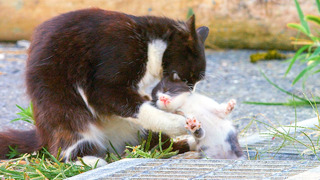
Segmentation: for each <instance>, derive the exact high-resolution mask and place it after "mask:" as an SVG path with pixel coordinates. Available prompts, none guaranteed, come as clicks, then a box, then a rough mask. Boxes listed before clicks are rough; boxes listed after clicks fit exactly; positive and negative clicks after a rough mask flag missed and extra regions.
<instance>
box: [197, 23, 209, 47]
mask: <svg viewBox="0 0 320 180" xmlns="http://www.w3.org/2000/svg"><path fill="white" fill-rule="evenodd" d="M197 34H198V36H199V38H200V40H201V42H202V43H204V41H205V40H206V39H207V37H208V34H209V28H208V27H206V26H201V27H199V28H198V29H197Z"/></svg>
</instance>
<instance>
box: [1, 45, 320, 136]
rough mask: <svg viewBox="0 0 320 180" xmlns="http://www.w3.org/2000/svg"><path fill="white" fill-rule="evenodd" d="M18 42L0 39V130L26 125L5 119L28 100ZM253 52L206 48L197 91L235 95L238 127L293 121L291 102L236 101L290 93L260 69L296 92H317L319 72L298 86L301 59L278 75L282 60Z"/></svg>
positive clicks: (282, 98)
mask: <svg viewBox="0 0 320 180" xmlns="http://www.w3.org/2000/svg"><path fill="white" fill-rule="evenodd" d="M20 44H21V43H20ZM20 44H19V45H16V44H7V43H0V130H4V129H6V128H9V127H10V128H16V129H27V128H30V127H31V126H30V125H29V124H28V123H24V122H16V123H10V120H12V119H15V118H17V115H16V113H17V112H19V109H18V108H17V107H16V104H18V105H20V106H22V107H27V106H28V104H29V100H28V98H27V97H26V94H25V89H26V88H25V85H24V70H25V61H26V59H27V55H26V47H25V46H24V45H22V46H21V45H20ZM22 44H23V43H22ZM256 52H257V51H253V50H224V51H211V50H208V51H207V52H206V54H207V74H206V79H205V80H204V81H203V82H201V83H200V84H199V85H198V86H197V91H198V92H201V93H203V94H206V95H208V96H210V97H212V98H214V99H215V100H216V101H218V102H226V101H228V100H229V99H231V98H234V99H236V100H237V102H238V103H237V106H236V108H235V110H234V112H233V113H232V115H231V118H232V119H233V120H234V121H235V124H236V125H237V126H238V127H239V129H243V128H244V127H245V126H246V125H248V123H249V122H250V121H251V120H253V119H258V120H260V121H263V122H272V123H274V124H278V123H279V124H284V125H285V124H290V123H292V122H294V121H295V108H294V107H289V106H260V105H248V104H243V103H242V102H243V101H259V102H287V101H288V100H290V99H292V97H291V96H289V95H286V94H284V93H282V92H280V91H279V90H277V89H276V88H274V87H273V86H271V85H270V84H269V83H268V82H267V81H266V80H265V79H264V78H263V76H262V75H261V73H260V69H261V71H262V72H264V73H265V74H266V75H267V77H268V78H269V79H270V80H271V81H273V82H275V83H276V84H277V85H279V86H280V87H282V88H284V89H286V90H288V91H290V92H294V93H296V94H299V95H302V96H303V94H302V93H303V92H305V93H307V94H310V93H312V94H313V95H314V96H320V88H319V85H320V78H319V75H318V74H316V75H314V76H313V77H311V78H310V79H308V81H307V82H306V88H305V90H302V86H301V84H297V85H295V86H292V85H291V82H292V80H293V79H294V77H295V76H296V75H297V74H298V73H299V72H300V71H301V70H302V69H303V68H304V67H305V65H303V64H300V65H298V63H297V64H296V65H294V66H293V69H292V71H290V73H289V74H288V75H287V77H284V73H285V70H286V68H287V66H288V63H286V62H285V61H277V60H272V61H260V62H258V63H256V64H252V63H250V61H249V56H250V54H252V53H256ZM285 53H288V54H292V53H290V52H285ZM296 111H297V120H298V121H301V120H305V119H307V118H312V117H315V112H314V110H313V109H312V108H311V107H296ZM262 127H263V126H262V125H261V124H259V123H258V124H257V126H251V128H250V130H249V132H253V131H256V130H258V129H260V128H262Z"/></svg>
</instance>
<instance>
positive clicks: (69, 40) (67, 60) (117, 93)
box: [0, 8, 208, 160]
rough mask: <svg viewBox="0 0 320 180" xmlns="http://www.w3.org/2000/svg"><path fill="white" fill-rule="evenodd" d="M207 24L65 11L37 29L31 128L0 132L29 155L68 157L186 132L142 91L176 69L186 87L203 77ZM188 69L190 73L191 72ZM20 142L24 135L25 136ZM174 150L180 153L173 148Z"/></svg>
mask: <svg viewBox="0 0 320 180" xmlns="http://www.w3.org/2000/svg"><path fill="white" fill-rule="evenodd" d="M207 34H208V29H207V28H206V27H201V28H198V29H197V30H196V29H195V22H194V17H192V18H191V19H190V20H189V21H187V22H180V21H174V20H171V19H168V18H159V17H152V16H143V17H137V16H132V15H127V14H124V13H119V12H112V11H105V10H101V9H96V8H91V9H84V10H78V11H73V12H69V13H66V14H62V15H59V16H57V17H54V18H52V19H50V20H48V21H46V22H44V23H43V24H41V25H40V26H39V27H38V28H37V29H36V31H35V33H34V35H33V37H32V41H31V46H30V48H29V54H28V55H29V56H28V61H27V70H26V85H27V92H28V95H29V96H30V98H31V101H32V103H33V115H34V118H35V122H36V128H35V129H34V130H32V131H30V132H23V131H13V130H12V131H8V132H4V133H0V158H5V154H7V153H8V150H9V149H8V146H9V145H10V146H13V147H14V146H17V149H18V151H20V152H33V151H35V150H38V149H40V148H41V147H43V146H45V147H47V148H48V150H49V152H51V153H52V154H54V155H56V154H57V153H58V150H59V148H61V151H62V155H64V157H65V159H66V160H69V159H72V160H73V159H76V157H77V156H86V155H94V156H98V157H104V154H105V152H106V150H109V151H113V149H112V148H111V146H110V143H109V142H111V143H112V144H113V145H114V147H115V149H116V150H117V151H118V152H119V153H121V152H122V151H123V149H124V148H125V143H126V142H127V143H131V144H132V145H135V144H137V143H138V138H137V132H138V131H141V132H142V135H143V134H145V133H144V132H145V129H147V130H152V131H154V132H158V131H160V130H161V131H162V132H164V133H166V134H168V135H170V136H174V135H180V134H184V133H185V129H184V127H183V126H184V124H185V118H184V117H182V116H179V115H175V114H170V113H167V112H164V111H160V110H159V109H157V108H155V107H153V106H152V105H150V102H149V101H148V98H146V93H145V92H144V89H145V88H146V87H148V85H150V84H152V83H154V81H156V80H157V79H160V78H161V77H166V76H167V75H168V73H170V72H171V71H173V70H175V71H177V72H178V73H179V75H180V76H181V77H183V79H184V80H185V81H186V82H188V83H189V84H190V85H194V84H195V83H196V82H197V81H198V80H199V79H200V77H201V75H202V74H204V72H205V57H204V45H203V43H204V40H205V38H206V36H207ZM191 72H192V73H191ZM25 137H28V138H26V139H25ZM177 148H178V149H179V147H178V145H177Z"/></svg>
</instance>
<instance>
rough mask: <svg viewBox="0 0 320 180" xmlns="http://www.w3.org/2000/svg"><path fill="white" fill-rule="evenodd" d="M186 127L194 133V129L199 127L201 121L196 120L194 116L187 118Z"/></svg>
mask: <svg viewBox="0 0 320 180" xmlns="http://www.w3.org/2000/svg"><path fill="white" fill-rule="evenodd" d="M186 123H187V124H186V126H185V127H186V129H188V130H189V131H191V132H192V133H194V132H195V131H196V130H198V129H200V128H201V122H200V121H198V120H197V119H196V118H194V117H193V118H187V120H186Z"/></svg>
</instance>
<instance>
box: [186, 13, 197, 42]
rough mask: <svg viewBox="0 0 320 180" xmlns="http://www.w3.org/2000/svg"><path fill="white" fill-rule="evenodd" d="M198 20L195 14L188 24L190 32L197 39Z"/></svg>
mask: <svg viewBox="0 0 320 180" xmlns="http://www.w3.org/2000/svg"><path fill="white" fill-rule="evenodd" d="M195 21H196V18H195V16H194V14H193V15H192V16H191V17H190V18H189V19H188V20H187V22H186V24H187V26H188V28H189V30H190V33H191V37H193V38H195V37H196V36H197V34H196V23H195Z"/></svg>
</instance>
